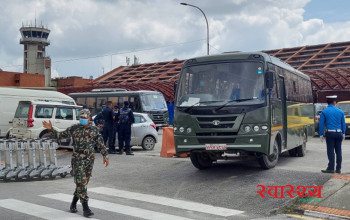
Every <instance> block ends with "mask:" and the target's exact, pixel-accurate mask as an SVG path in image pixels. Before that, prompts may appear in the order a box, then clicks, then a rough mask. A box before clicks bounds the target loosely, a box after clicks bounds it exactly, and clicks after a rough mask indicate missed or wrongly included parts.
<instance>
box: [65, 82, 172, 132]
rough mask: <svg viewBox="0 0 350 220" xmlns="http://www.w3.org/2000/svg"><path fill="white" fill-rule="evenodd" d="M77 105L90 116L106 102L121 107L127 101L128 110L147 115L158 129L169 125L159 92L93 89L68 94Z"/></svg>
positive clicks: (165, 105) (166, 111) (165, 106)
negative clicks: (84, 109) (84, 108)
mask: <svg viewBox="0 0 350 220" xmlns="http://www.w3.org/2000/svg"><path fill="white" fill-rule="evenodd" d="M68 95H69V96H70V97H72V98H73V99H74V100H75V101H76V103H77V104H78V105H82V106H85V107H87V108H89V109H90V111H91V114H92V115H96V114H97V113H98V112H99V111H101V109H102V105H105V104H106V103H107V101H112V104H113V106H114V105H119V107H122V106H123V103H124V101H129V103H130V108H131V109H132V110H133V111H134V112H141V113H147V114H148V115H149V116H150V118H151V119H152V121H153V122H154V123H155V125H156V126H157V130H158V128H159V127H165V126H168V125H169V114H168V108H167V104H166V102H165V99H164V96H163V94H162V93H161V92H157V91H148V90H139V91H127V90H125V89H109V88H106V89H93V90H92V91H91V92H81V93H70V94H68Z"/></svg>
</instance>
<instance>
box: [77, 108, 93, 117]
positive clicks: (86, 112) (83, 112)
mask: <svg viewBox="0 0 350 220" xmlns="http://www.w3.org/2000/svg"><path fill="white" fill-rule="evenodd" d="M79 116H80V117H81V118H89V116H90V111H89V109H83V110H81V111H80V113H79Z"/></svg>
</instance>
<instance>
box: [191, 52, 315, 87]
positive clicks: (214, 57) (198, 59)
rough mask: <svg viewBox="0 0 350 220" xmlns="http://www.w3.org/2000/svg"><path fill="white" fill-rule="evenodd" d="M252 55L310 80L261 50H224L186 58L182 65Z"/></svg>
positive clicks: (244, 57)
mask: <svg viewBox="0 0 350 220" xmlns="http://www.w3.org/2000/svg"><path fill="white" fill-rule="evenodd" d="M252 55H260V56H261V57H263V58H264V60H265V61H266V62H270V63H273V64H275V65H277V66H279V67H282V68H284V69H287V70H289V71H291V72H293V73H295V74H297V75H299V76H301V77H303V78H306V79H308V80H310V77H309V76H308V75H306V74H304V73H302V72H300V71H299V70H297V69H294V68H293V67H292V66H290V65H289V64H288V63H286V62H284V61H282V60H280V59H278V58H276V57H273V56H270V55H269V54H267V53H263V52H226V53H222V54H216V55H210V56H202V57H195V58H192V59H188V60H187V61H186V62H185V63H184V66H185V65H186V64H187V63H190V62H191V61H192V60H195V61H196V62H197V63H201V62H209V61H216V60H217V61H222V60H237V59H242V60H244V59H248V58H249V57H250V56H252Z"/></svg>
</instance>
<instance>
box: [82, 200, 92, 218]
mask: <svg viewBox="0 0 350 220" xmlns="http://www.w3.org/2000/svg"><path fill="white" fill-rule="evenodd" d="M82 205H83V211H84V213H83V215H84V217H86V218H88V217H90V216H92V215H94V213H93V212H92V211H91V210H90V208H89V205H88V203H87V202H83V203H82Z"/></svg>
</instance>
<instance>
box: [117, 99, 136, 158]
mask: <svg viewBox="0 0 350 220" xmlns="http://www.w3.org/2000/svg"><path fill="white" fill-rule="evenodd" d="M117 117H118V124H119V131H118V142H119V153H118V154H122V153H123V151H122V150H123V148H124V147H125V153H126V155H134V154H133V153H132V152H131V146H130V141H131V125H132V123H134V122H135V118H134V113H133V112H132V110H131V109H130V108H129V102H128V101H124V107H123V108H121V109H120V110H119V113H118V116H117ZM124 143H125V145H124Z"/></svg>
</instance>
